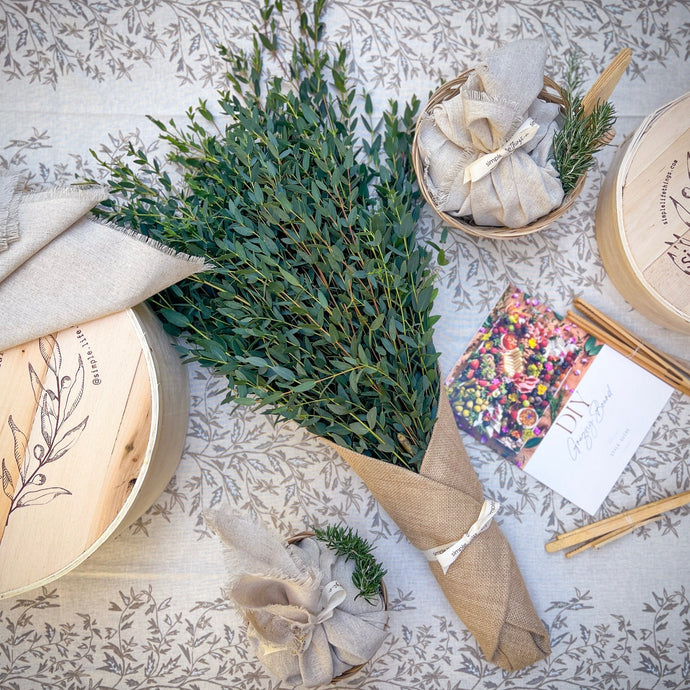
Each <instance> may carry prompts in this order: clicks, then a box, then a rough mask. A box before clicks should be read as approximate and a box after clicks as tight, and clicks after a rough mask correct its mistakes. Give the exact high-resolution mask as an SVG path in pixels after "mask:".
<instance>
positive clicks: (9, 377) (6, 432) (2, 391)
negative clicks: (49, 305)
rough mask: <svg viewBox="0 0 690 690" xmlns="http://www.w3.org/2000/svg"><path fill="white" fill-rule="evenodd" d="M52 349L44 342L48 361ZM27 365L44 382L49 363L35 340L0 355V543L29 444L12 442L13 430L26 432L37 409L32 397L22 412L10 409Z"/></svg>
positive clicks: (24, 377) (24, 379) (36, 402)
mask: <svg viewBox="0 0 690 690" xmlns="http://www.w3.org/2000/svg"><path fill="white" fill-rule="evenodd" d="M52 345H53V343H52V341H50V340H46V341H44V349H43V352H44V353H45V354H46V355H47V357H50V356H51V354H52V349H53V348H52ZM29 364H32V366H33V369H34V373H35V376H36V381H43V380H44V379H45V375H46V371H47V370H48V362H47V361H46V359H45V358H44V356H43V354H42V353H41V350H40V348H39V342H38V341H37V340H36V341H34V342H32V343H27V344H26V345H23V346H21V347H15V348H12V349H11V350H8V351H7V352H3V353H0V458H1V462H2V465H1V466H0V471H2V473H3V475H5V476H3V478H2V488H3V491H2V492H0V541H2V536H3V534H4V532H5V526H6V521H7V519H8V516H9V512H10V507H11V505H12V497H13V496H14V489H15V487H16V486H17V482H18V480H19V476H20V466H21V465H23V463H24V459H25V455H26V446H27V440H28V439H26V438H24V437H22V436H20V435H17V436H18V438H17V439H16V440H15V434H14V433H13V432H12V426H13V425H14V426H15V428H18V429H28V428H29V427H30V425H31V423H32V421H33V419H34V417H35V416H36V410H37V409H38V399H37V398H36V395H35V394H34V396H33V401H32V400H29V401H27V404H26V405H25V406H23V407H22V408H21V409H18V408H16V407H15V406H14V405H13V402H14V399H13V395H12V392H13V391H15V390H17V388H18V387H20V386H21V385H23V384H25V383H26V380H27V377H29V376H30V371H29ZM29 382H30V379H29ZM32 392H33V390H32ZM8 479H9V483H8V481H7V480H8Z"/></svg>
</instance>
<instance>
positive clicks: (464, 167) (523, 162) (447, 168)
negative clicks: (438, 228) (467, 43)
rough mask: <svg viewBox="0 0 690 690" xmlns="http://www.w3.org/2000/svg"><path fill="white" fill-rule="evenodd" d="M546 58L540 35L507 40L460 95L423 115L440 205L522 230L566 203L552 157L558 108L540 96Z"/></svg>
mask: <svg viewBox="0 0 690 690" xmlns="http://www.w3.org/2000/svg"><path fill="white" fill-rule="evenodd" d="M545 60H546V45H545V44H544V43H543V42H542V41H539V40H520V41H514V42H513V43H509V44H508V45H506V46H504V47H502V48H499V49H497V50H495V51H493V52H492V53H490V54H489V55H487V56H486V58H485V60H484V62H482V63H481V64H479V65H478V66H477V67H476V68H475V69H474V70H473V71H472V73H471V74H470V76H469V77H468V79H467V81H466V82H465V83H464V84H463V85H462V86H461V87H460V90H459V92H458V93H457V95H455V96H453V97H452V98H449V99H448V100H446V101H444V102H443V103H440V104H439V105H437V106H435V107H434V108H433V109H432V110H431V112H425V113H424V114H423V115H422V117H421V119H420V122H419V139H418V141H419V147H420V153H421V154H422V159H423V161H424V176H425V181H426V183H427V186H428V187H429V190H430V192H431V194H432V197H433V199H434V203H435V205H436V207H437V209H438V210H439V211H444V212H446V213H449V214H451V215H455V216H458V217H470V218H471V219H472V220H473V221H474V222H475V223H476V224H477V225H486V226H505V227H511V228H517V227H524V226H525V225H528V224H529V223H531V222H533V221H535V220H537V219H538V218H541V217H542V216H544V215H546V214H547V213H549V212H550V211H552V210H553V209H554V208H557V207H558V206H559V205H560V204H561V202H562V200H563V188H562V186H561V183H560V179H559V176H558V173H557V172H556V169H555V168H554V166H553V163H552V162H551V160H550V158H551V156H552V141H553V136H554V134H555V133H556V131H557V129H558V124H557V117H558V114H559V108H558V106H557V105H556V104H555V103H547V102H545V101H541V100H539V99H538V98H537V96H538V94H539V92H540V91H541V89H542V87H543V80H544V63H545ZM496 154H498V155H496ZM477 161H480V162H479V163H477ZM481 161H484V165H482V163H481ZM473 164H474V165H473ZM490 165H493V166H495V167H492V168H490V167H488V166H490ZM468 170H470V171H471V172H472V176H471V177H470V175H468ZM479 171H481V173H480V172H479ZM479 175H483V176H479Z"/></svg>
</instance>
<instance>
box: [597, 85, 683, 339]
mask: <svg viewBox="0 0 690 690" xmlns="http://www.w3.org/2000/svg"><path fill="white" fill-rule="evenodd" d="M689 151H690V93H688V94H686V95H685V96H682V97H681V98H679V99H677V100H676V101H673V102H672V103H669V104H667V105H666V106H664V107H663V108H660V109H659V110H658V111H655V112H654V113H652V114H650V116H649V117H648V118H646V120H645V121H644V122H643V123H642V124H641V125H640V127H639V128H638V129H637V130H636V132H635V133H634V134H633V136H632V137H631V138H630V140H629V141H628V143H627V144H626V145H625V146H624V147H621V149H619V151H618V153H617V155H616V157H615V159H614V162H613V164H612V165H611V168H610V170H609V172H608V174H607V176H606V179H605V181H604V183H603V185H602V189H601V193H600V195H599V202H598V204H597V211H596V220H595V225H596V237H597V244H598V247H599V252H600V254H601V259H602V262H603V264H604V267H605V269H606V272H607V273H608V275H609V277H610V278H611V280H612V282H613V283H614V285H615V286H616V288H617V289H618V290H619V291H620V293H621V294H622V295H623V297H625V298H626V299H627V300H628V301H629V302H630V303H631V304H632V305H633V306H634V307H635V308H636V309H637V310H638V311H639V312H640V313H642V314H643V315H644V316H646V317H647V318H649V319H650V320H652V321H654V322H656V323H659V324H661V325H662V326H665V327H667V328H671V329H674V330H677V331H680V332H683V333H690V226H688V224H687V219H688V218H690V202H688V201H687V199H685V197H684V191H683V190H685V189H687V188H688V186H689V185H690V168H689V164H688V152H689Z"/></svg>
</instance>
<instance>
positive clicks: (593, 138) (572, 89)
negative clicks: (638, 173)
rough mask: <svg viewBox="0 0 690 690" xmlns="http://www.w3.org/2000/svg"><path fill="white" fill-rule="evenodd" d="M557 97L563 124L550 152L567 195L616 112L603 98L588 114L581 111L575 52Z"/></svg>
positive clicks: (599, 146)
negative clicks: (563, 85) (562, 115)
mask: <svg viewBox="0 0 690 690" xmlns="http://www.w3.org/2000/svg"><path fill="white" fill-rule="evenodd" d="M561 96H562V98H563V100H564V101H565V109H564V119H563V126H562V127H561V129H560V131H559V132H557V133H556V135H555V136H554V138H553V153H554V165H555V167H556V170H557V171H558V174H559V175H560V178H561V185H562V186H563V191H564V192H565V193H566V194H567V193H568V192H570V191H571V190H572V189H573V188H574V187H575V185H576V184H577V180H578V179H579V178H580V176H581V175H583V174H584V173H586V172H587V170H589V168H590V166H591V165H592V162H593V160H594V154H595V153H596V152H597V151H600V150H601V149H602V148H603V147H604V146H605V145H606V143H607V142H606V135H607V134H608V133H609V132H610V130H611V128H612V127H613V125H614V123H615V122H616V111H615V108H614V107H613V105H612V104H611V103H610V102H609V101H606V102H605V103H598V104H597V105H596V106H595V107H594V109H593V110H592V112H591V113H589V114H588V115H585V114H584V112H583V109H582V98H583V93H582V79H581V72H580V64H579V59H578V57H577V55H576V54H572V55H570V56H569V58H568V67H567V71H566V77H565V87H563V88H561Z"/></svg>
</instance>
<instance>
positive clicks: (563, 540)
mask: <svg viewBox="0 0 690 690" xmlns="http://www.w3.org/2000/svg"><path fill="white" fill-rule="evenodd" d="M688 503H690V491H684V492H683V493H680V494H675V495H673V496H667V497H666V498H662V499H659V500H658V501H653V502H652V503H647V504H645V505H642V506H638V507H637V508H632V509H631V510H626V511H625V512H623V513H620V514H618V515H613V516H611V517H608V518H604V519H603V520H599V521H598V522H593V523H591V524H589V525H585V526H584V527H578V528H577V529H574V530H571V531H570V532H565V533H564V534H559V535H558V537H556V539H555V540H554V541H550V542H548V543H547V544H546V545H545V548H546V550H547V551H548V552H549V553H553V552H555V551H561V550H563V549H567V548H569V547H571V546H577V545H578V544H581V543H582V542H587V541H589V540H591V539H595V538H596V537H601V536H603V535H607V536H610V535H612V533H613V532H615V531H616V530H621V529H626V528H629V527H632V528H634V527H639V526H640V524H641V523H642V522H644V521H645V520H648V519H649V518H652V517H655V516H659V515H661V514H662V513H665V512H667V511H669V510H675V509H676V508H680V507H681V506H684V505H686V504H688Z"/></svg>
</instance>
